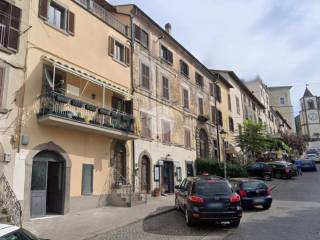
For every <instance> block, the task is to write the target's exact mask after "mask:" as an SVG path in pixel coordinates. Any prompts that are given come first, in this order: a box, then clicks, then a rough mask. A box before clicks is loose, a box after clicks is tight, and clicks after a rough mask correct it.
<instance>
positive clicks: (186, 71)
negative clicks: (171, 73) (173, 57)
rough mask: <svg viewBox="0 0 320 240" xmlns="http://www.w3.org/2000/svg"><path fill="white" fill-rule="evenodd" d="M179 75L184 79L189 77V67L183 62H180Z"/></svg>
mask: <svg viewBox="0 0 320 240" xmlns="http://www.w3.org/2000/svg"><path fill="white" fill-rule="evenodd" d="M180 73H181V74H182V75H184V76H185V77H189V66H188V64H187V63H186V62H184V61H183V60H180Z"/></svg>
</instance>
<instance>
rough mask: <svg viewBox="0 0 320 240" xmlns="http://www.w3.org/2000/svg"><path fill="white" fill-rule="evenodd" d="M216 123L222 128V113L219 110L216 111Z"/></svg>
mask: <svg viewBox="0 0 320 240" xmlns="http://www.w3.org/2000/svg"><path fill="white" fill-rule="evenodd" d="M217 123H218V125H219V126H221V127H222V126H223V118H222V112H221V111H219V110H217Z"/></svg>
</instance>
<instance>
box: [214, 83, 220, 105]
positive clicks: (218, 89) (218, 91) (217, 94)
mask: <svg viewBox="0 0 320 240" xmlns="http://www.w3.org/2000/svg"><path fill="white" fill-rule="evenodd" d="M215 89H216V98H217V101H218V102H221V88H220V87H219V86H218V85H216V86H215Z"/></svg>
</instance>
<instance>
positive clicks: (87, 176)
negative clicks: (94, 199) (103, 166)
mask: <svg viewBox="0 0 320 240" xmlns="http://www.w3.org/2000/svg"><path fill="white" fill-rule="evenodd" d="M92 193H93V165H91V164H83V165H82V195H92Z"/></svg>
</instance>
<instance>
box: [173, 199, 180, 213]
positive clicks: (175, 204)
mask: <svg viewBox="0 0 320 240" xmlns="http://www.w3.org/2000/svg"><path fill="white" fill-rule="evenodd" d="M174 206H175V209H176V210H177V211H180V210H181V208H180V206H179V202H178V199H177V198H175V201H174Z"/></svg>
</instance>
